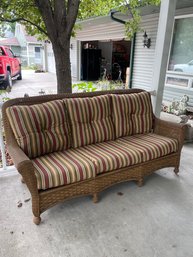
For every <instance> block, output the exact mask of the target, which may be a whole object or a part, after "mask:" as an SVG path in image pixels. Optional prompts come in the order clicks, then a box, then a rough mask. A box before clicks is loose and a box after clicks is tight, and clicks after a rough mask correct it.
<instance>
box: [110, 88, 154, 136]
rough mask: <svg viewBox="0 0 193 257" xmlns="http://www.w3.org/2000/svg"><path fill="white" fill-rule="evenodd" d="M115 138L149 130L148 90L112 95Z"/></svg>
mask: <svg viewBox="0 0 193 257" xmlns="http://www.w3.org/2000/svg"><path fill="white" fill-rule="evenodd" d="M112 103H113V121H114V126H115V136H116V138H119V137H123V136H129V135H135V134H143V133H148V132H151V129H152V119H153V113H152V105H151V97H150V94H149V93H148V92H141V93H134V94H123V95H116V94H113V95H112Z"/></svg>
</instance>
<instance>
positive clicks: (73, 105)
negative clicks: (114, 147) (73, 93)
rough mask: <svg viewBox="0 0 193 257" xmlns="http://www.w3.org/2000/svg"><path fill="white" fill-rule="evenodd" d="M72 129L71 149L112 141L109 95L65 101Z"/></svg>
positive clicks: (112, 129) (112, 131) (112, 130)
mask: <svg viewBox="0 0 193 257" xmlns="http://www.w3.org/2000/svg"><path fill="white" fill-rule="evenodd" d="M65 103H66V107H67V109H68V112H69V118H70V122H71V127H72V139H73V143H72V145H73V147H74V148H76V147H79V146H84V145H89V144H95V143H99V142H103V141H108V140H113V139H114V128H113V123H112V117H111V98H110V96H109V95H104V96H96V97H85V98H70V99H67V100H65Z"/></svg>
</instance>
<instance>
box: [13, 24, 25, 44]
mask: <svg viewBox="0 0 193 257" xmlns="http://www.w3.org/2000/svg"><path fill="white" fill-rule="evenodd" d="M15 36H16V38H17V40H18V41H19V44H20V46H21V47H25V46H26V38H25V34H24V31H23V29H22V25H21V24H19V23H16V27H15Z"/></svg>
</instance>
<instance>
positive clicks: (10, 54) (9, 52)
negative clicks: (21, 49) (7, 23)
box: [7, 49, 14, 58]
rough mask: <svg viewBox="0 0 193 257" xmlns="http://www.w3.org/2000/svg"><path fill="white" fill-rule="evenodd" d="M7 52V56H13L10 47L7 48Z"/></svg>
mask: <svg viewBox="0 0 193 257" xmlns="http://www.w3.org/2000/svg"><path fill="white" fill-rule="evenodd" d="M7 53H8V55H9V57H11V58H13V57H14V54H13V52H12V51H11V50H10V49H7Z"/></svg>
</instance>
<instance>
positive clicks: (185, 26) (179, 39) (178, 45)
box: [168, 17, 193, 75]
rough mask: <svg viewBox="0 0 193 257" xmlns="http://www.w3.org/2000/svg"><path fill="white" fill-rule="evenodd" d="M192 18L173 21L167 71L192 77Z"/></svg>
mask: <svg viewBox="0 0 193 257" xmlns="http://www.w3.org/2000/svg"><path fill="white" fill-rule="evenodd" d="M192 28H193V17H186V18H179V19H176V20H175V25H174V33H173V40H172V46H171V53H170V58H169V65H168V70H169V71H175V72H179V73H181V74H183V73H185V74H192V75H193V33H192Z"/></svg>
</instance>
